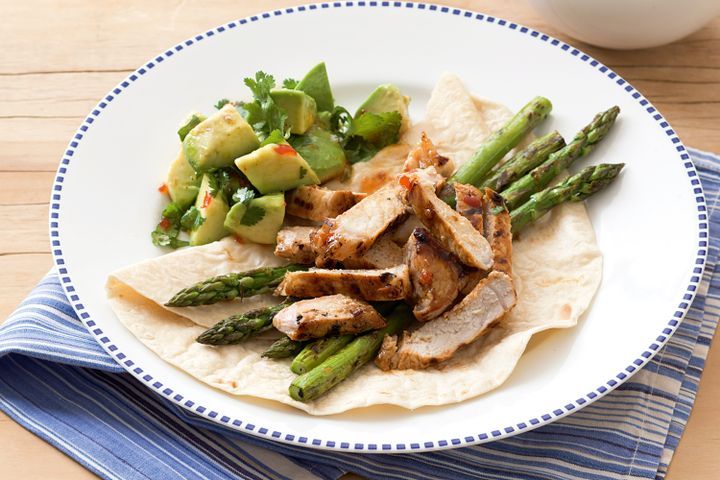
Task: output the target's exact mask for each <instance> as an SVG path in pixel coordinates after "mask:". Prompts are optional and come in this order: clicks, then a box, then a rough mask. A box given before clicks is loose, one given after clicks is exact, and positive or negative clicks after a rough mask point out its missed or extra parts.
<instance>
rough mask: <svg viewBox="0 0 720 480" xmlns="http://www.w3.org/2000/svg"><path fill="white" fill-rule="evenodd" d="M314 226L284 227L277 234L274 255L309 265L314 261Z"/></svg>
mask: <svg viewBox="0 0 720 480" xmlns="http://www.w3.org/2000/svg"><path fill="white" fill-rule="evenodd" d="M316 230H317V229H316V228H315V227H285V228H283V229H282V230H280V231H279V232H278V234H277V244H276V245H275V255H276V256H278V257H282V258H287V259H288V260H290V261H291V262H293V263H302V264H306V265H311V264H313V263H315V248H314V247H313V243H312V235H313V234H314V233H315V231H316Z"/></svg>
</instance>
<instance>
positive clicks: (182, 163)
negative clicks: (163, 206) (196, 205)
mask: <svg viewBox="0 0 720 480" xmlns="http://www.w3.org/2000/svg"><path fill="white" fill-rule="evenodd" d="M200 177H201V175H198V174H197V172H195V169H194V168H193V167H192V166H191V165H190V164H189V163H188V161H187V159H186V158H185V152H184V151H183V149H182V148H181V149H180V152H179V153H178V156H177V157H175V160H174V161H173V162H172V164H170V170H169V171H168V174H167V179H166V180H165V185H167V188H168V194H169V195H170V199H171V200H172V201H173V202H175V203H177V204H178V206H179V207H180V208H181V209H185V208H187V207H188V206H189V205H192V203H193V202H194V201H195V198H196V197H197V194H198V189H199V188H200Z"/></svg>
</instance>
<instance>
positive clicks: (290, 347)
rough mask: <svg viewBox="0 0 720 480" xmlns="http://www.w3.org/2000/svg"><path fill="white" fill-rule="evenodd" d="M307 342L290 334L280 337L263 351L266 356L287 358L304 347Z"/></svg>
mask: <svg viewBox="0 0 720 480" xmlns="http://www.w3.org/2000/svg"><path fill="white" fill-rule="evenodd" d="M306 343H307V342H299V341H297V340H292V339H291V338H290V337H288V336H283V337H280V339H278V340H277V341H275V343H273V344H272V345H270V346H269V347H268V348H267V350H265V351H264V352H263V353H262V356H263V357H266V358H287V357H292V356H293V355H295V354H296V353H298V352H299V351H300V350H302V349H303V347H304V346H305V344H306Z"/></svg>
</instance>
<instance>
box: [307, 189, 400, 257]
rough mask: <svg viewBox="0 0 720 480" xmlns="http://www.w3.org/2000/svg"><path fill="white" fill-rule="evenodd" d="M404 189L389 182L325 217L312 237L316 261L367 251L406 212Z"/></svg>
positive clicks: (355, 254)
mask: <svg viewBox="0 0 720 480" xmlns="http://www.w3.org/2000/svg"><path fill="white" fill-rule="evenodd" d="M407 214H408V209H407V189H405V188H403V187H402V186H401V185H400V184H399V183H398V182H392V183H390V184H388V185H386V186H384V187H382V188H381V189H380V190H378V191H376V192H375V193H373V194H371V195H369V196H367V197H366V198H365V199H363V200H361V201H360V202H359V203H358V204H356V205H355V206H354V207H352V208H351V209H350V210H347V211H346V212H345V213H343V214H341V215H338V216H337V217H336V218H332V219H327V220H325V222H324V223H323V225H322V227H320V229H319V230H318V233H317V234H316V235H315V237H314V244H315V251H316V252H317V259H316V262H315V263H316V265H317V266H319V267H320V266H324V265H328V264H332V262H333V261H336V262H342V261H343V260H345V259H347V258H349V257H353V256H355V257H357V256H359V255H361V254H363V253H365V252H367V251H368V250H369V249H370V247H371V246H372V245H373V244H374V243H375V241H376V240H377V239H378V237H380V235H382V234H383V233H384V232H385V231H386V230H387V229H389V228H391V227H392V226H394V225H396V224H398V223H400V222H402V220H403V219H404V218H405V217H406V216H407Z"/></svg>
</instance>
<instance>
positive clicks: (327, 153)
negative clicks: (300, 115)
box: [290, 126, 347, 183]
mask: <svg viewBox="0 0 720 480" xmlns="http://www.w3.org/2000/svg"><path fill="white" fill-rule="evenodd" d="M290 143H291V144H292V146H293V147H294V148H295V150H296V151H297V152H298V153H299V154H300V155H301V156H302V158H304V159H305V160H306V161H307V163H308V164H309V165H310V168H312V169H313V171H314V172H315V173H316V174H317V176H318V178H319V179H320V182H321V183H323V182H327V181H328V180H330V179H332V178H335V177H339V176H340V175H342V174H343V172H344V171H345V168H346V166H347V160H346V159H345V151H344V150H343V149H342V147H341V146H340V144H339V143H338V142H337V141H336V140H335V138H334V137H333V136H332V134H331V133H330V132H328V131H327V130H323V129H322V128H319V127H317V126H313V127H312V128H311V129H310V130H308V131H307V132H306V133H305V135H299V136H295V137H291V139H290Z"/></svg>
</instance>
